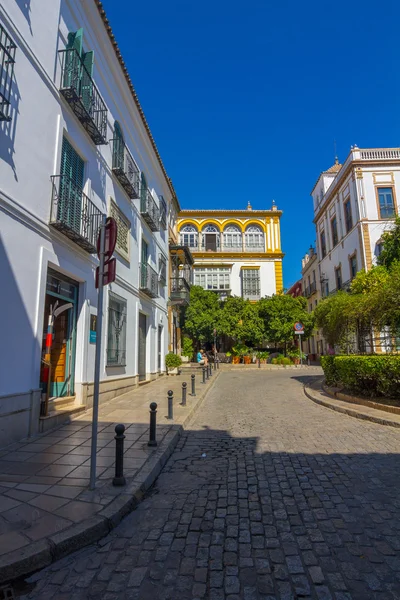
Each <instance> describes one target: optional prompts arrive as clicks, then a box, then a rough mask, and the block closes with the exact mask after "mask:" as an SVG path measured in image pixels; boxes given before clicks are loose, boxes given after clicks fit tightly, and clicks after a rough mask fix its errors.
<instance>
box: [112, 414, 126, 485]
mask: <svg viewBox="0 0 400 600" xmlns="http://www.w3.org/2000/svg"><path fill="white" fill-rule="evenodd" d="M124 431H125V425H122V424H120V425H116V426H115V477H114V479H113V485H125V477H124V439H125V436H124Z"/></svg>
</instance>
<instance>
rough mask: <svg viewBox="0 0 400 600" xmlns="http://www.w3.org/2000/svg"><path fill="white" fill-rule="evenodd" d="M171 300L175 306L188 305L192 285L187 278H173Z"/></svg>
mask: <svg viewBox="0 0 400 600" xmlns="http://www.w3.org/2000/svg"><path fill="white" fill-rule="evenodd" d="M170 282H171V289H170V300H171V304H174V305H181V306H184V305H188V304H189V301H190V284H189V282H188V281H187V280H186V279H185V277H171V279H170Z"/></svg>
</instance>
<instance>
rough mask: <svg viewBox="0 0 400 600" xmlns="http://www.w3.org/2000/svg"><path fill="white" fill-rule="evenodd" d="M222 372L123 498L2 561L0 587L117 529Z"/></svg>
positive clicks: (147, 486) (128, 488)
mask: <svg viewBox="0 0 400 600" xmlns="http://www.w3.org/2000/svg"><path fill="white" fill-rule="evenodd" d="M221 372H222V371H220V372H219V373H218V372H213V375H212V380H211V382H210V385H209V386H207V387H206V388H205V390H204V393H202V392H201V393H200V394H198V395H197V396H196V400H197V401H196V403H195V404H193V405H192V406H190V405H188V408H189V412H188V414H187V415H186V417H185V419H184V420H183V422H182V423H179V424H176V425H173V426H172V430H171V431H170V432H168V434H167V435H166V436H165V438H164V440H163V442H162V443H161V444H160V446H157V449H156V450H155V452H154V453H153V454H152V455H151V457H150V458H149V459H148V461H147V462H146V463H145V464H144V465H143V467H142V469H141V470H140V471H139V473H138V475H137V476H136V477H135V478H134V480H133V481H132V482H131V483H130V484H129V485H128V486H127V487H126V488H125V489H124V493H123V494H121V495H119V496H117V497H116V498H115V499H114V500H113V501H112V502H110V504H109V505H108V506H107V507H106V508H104V509H103V510H102V511H101V512H100V513H99V514H98V515H95V516H93V517H91V518H89V519H85V520H84V521H82V522H81V523H77V524H75V525H72V526H71V527H69V528H68V529H65V530H64V531H60V532H59V533H55V534H53V535H50V536H49V537H48V538H44V539H42V540H39V541H37V542H33V543H32V544H29V546H26V547H24V548H21V549H20V550H14V551H13V552H10V553H9V554H5V555H4V556H2V557H0V584H4V583H7V582H9V581H12V580H15V579H18V578H20V577H22V576H28V575H30V574H32V573H34V572H36V571H38V570H39V569H43V568H44V567H47V566H49V565H50V564H51V563H52V562H55V561H56V560H59V559H60V558H63V557H64V556H67V555H68V554H70V553H71V552H75V551H76V550H79V549H80V548H83V547H84V546H88V545H89V544H93V543H94V542H98V541H99V540H100V539H101V538H103V537H104V536H106V535H107V534H108V533H109V532H110V531H111V530H112V529H114V527H116V526H117V525H118V524H119V523H120V522H121V521H122V519H123V518H124V517H125V516H126V515H127V514H129V513H130V512H131V511H132V510H133V509H134V508H135V507H136V506H137V505H138V504H139V502H140V501H141V500H142V499H143V496H144V494H145V492H146V491H147V490H148V489H149V488H150V487H151V486H152V485H153V483H154V482H155V480H156V479H157V477H158V475H159V474H160V472H161V470H162V468H163V467H164V465H165V463H166V462H167V460H168V458H169V457H170V456H171V454H172V453H173V451H174V450H175V447H176V445H177V444H178V441H179V438H180V437H181V435H182V433H183V431H184V429H185V427H186V426H187V425H188V424H189V422H190V421H191V420H192V419H193V418H194V417H195V415H196V414H197V412H198V411H199V409H200V407H201V405H202V404H203V402H204V400H205V399H206V397H207V395H208V393H209V392H210V391H211V390H212V388H213V387H214V385H215V383H216V381H217V379H218V376H219V375H220V374H221Z"/></svg>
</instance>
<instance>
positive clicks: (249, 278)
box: [242, 269, 260, 300]
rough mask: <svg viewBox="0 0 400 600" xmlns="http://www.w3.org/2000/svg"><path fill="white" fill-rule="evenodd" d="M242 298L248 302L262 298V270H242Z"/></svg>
mask: <svg viewBox="0 0 400 600" xmlns="http://www.w3.org/2000/svg"><path fill="white" fill-rule="evenodd" d="M242 296H243V298H245V299H248V300H256V299H258V298H259V297H260V269H242Z"/></svg>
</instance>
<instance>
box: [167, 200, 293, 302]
mask: <svg viewBox="0 0 400 600" xmlns="http://www.w3.org/2000/svg"><path fill="white" fill-rule="evenodd" d="M281 215H282V212H281V211H279V210H278V209H277V207H276V206H275V204H274V205H273V206H272V208H271V209H270V210H253V209H252V207H251V206H250V204H248V206H247V209H245V210H211V209H207V210H182V211H181V212H180V213H179V217H178V232H179V237H180V239H179V243H180V244H181V245H182V246H188V247H189V248H190V251H191V253H192V255H193V257H194V273H193V283H194V284H195V285H200V286H201V287H203V288H204V289H206V290H210V291H214V292H217V293H218V294H219V296H220V297H221V298H226V297H227V296H229V295H232V296H242V297H243V298H246V299H249V300H251V301H254V302H256V301H257V300H259V299H260V298H262V297H264V296H272V295H273V294H275V293H277V292H279V291H281V290H282V288H283V281H282V258H283V253H282V249H281V235H280V217H281Z"/></svg>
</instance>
